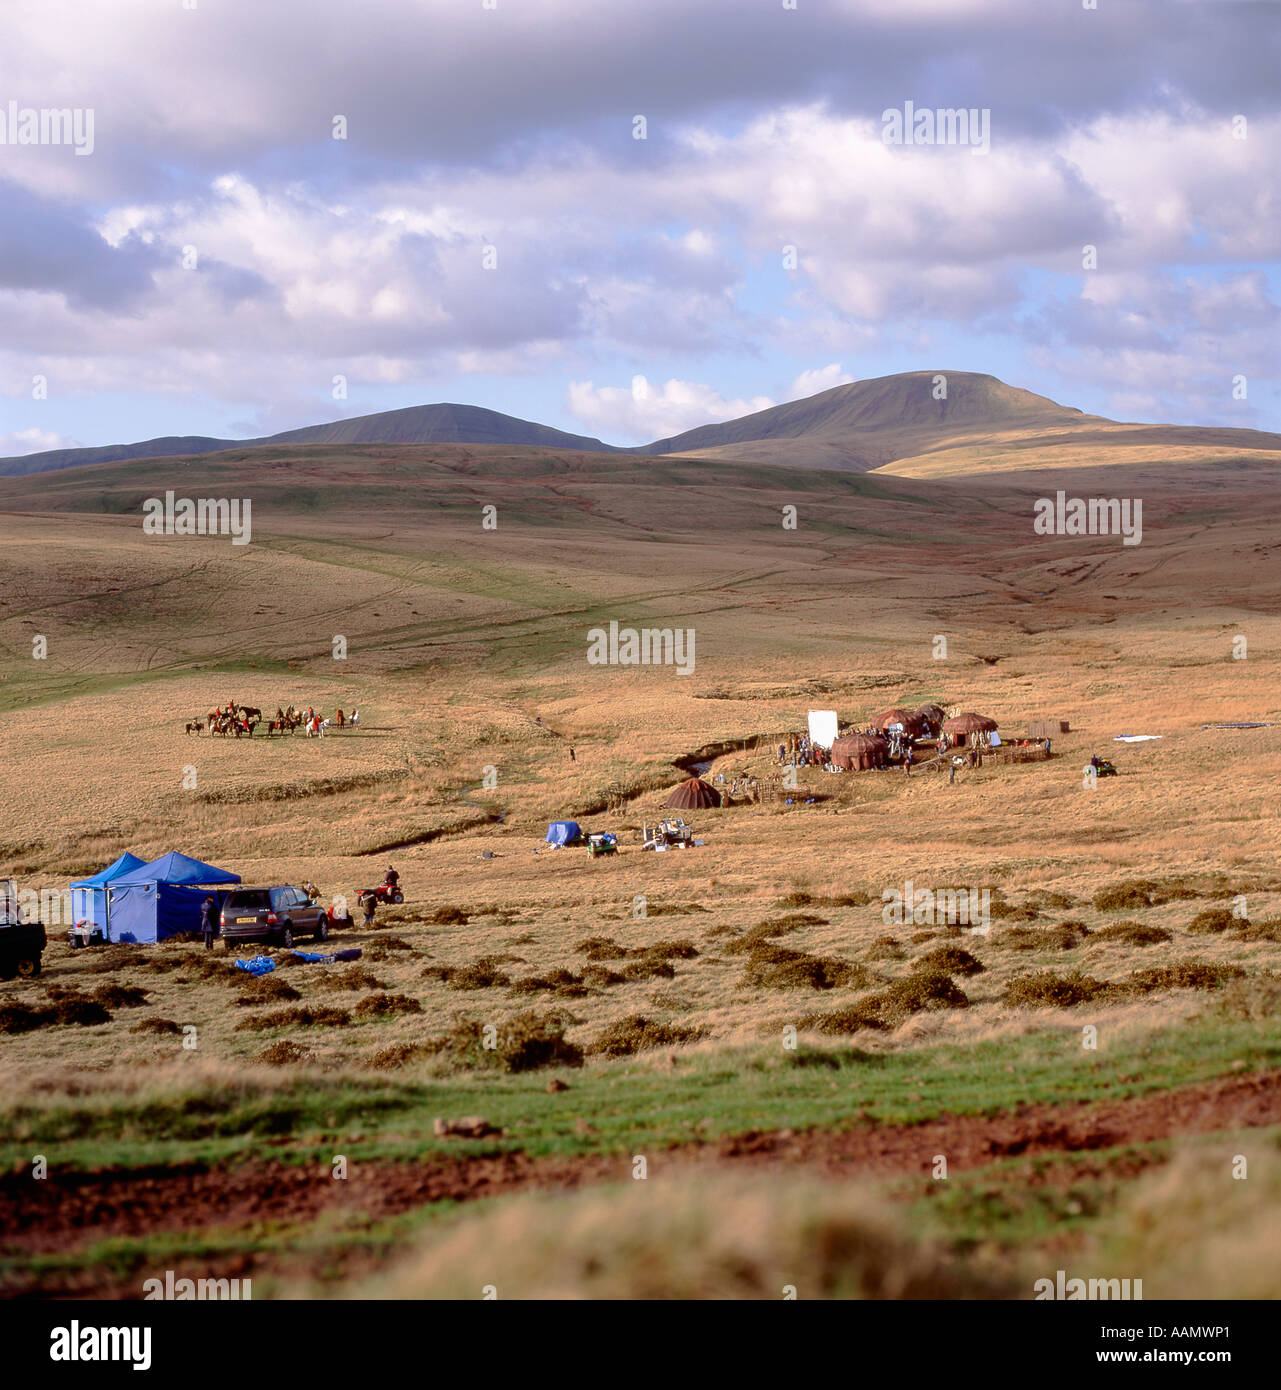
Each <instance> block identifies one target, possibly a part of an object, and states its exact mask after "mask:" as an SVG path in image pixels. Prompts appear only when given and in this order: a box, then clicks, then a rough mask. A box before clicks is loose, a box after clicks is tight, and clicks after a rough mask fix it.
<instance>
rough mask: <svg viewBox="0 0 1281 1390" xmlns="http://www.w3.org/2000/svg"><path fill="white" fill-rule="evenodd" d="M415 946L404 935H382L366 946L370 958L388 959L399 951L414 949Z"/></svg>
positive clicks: (366, 953)
mask: <svg viewBox="0 0 1281 1390" xmlns="http://www.w3.org/2000/svg"><path fill="white" fill-rule="evenodd" d="M413 949H414V948H413V947H412V946H411V945H410V944H409V942H408V941H406V940H404V938H403V937H399V936H380V937H378V938H376V939H375V940H373V941H371V942H370V943H369V945H368V946H366V947H365V948H364V950H365V955H366V956H367V957H368V958H369V959H370V960H386V959H387V958H388V957H389V956H393V955H394V954H395V953H396V952H397V951H412V950H413Z"/></svg>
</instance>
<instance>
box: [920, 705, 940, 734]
mask: <svg viewBox="0 0 1281 1390" xmlns="http://www.w3.org/2000/svg"><path fill="white" fill-rule="evenodd" d="M916 717H917V718H918V719H921V720H924V722H925V731H926V733H928V734H937V733H938V731H939V730H940V729H941V728H942V727H943V721H944V720H945V719H946V718H947V711H946V710H945V709H943V708H941V707H940V706H939V705H922V706H921V707H920V709H918V710H917V711H916Z"/></svg>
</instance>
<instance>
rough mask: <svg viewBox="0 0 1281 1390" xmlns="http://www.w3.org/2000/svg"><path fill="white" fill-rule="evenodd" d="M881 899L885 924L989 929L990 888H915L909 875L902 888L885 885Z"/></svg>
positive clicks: (982, 931)
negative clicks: (886, 886)
mask: <svg viewBox="0 0 1281 1390" xmlns="http://www.w3.org/2000/svg"><path fill="white" fill-rule="evenodd" d="M881 901H882V902H883V903H884V904H885V906H884V907H883V908H882V909H881V921H882V922H884V923H885V925H886V926H887V927H907V926H918V927H959V926H968V927H969V928H970V929H971V931H972V932H973V934H974V935H975V936H986V935H987V934H988V932H989V931H990V930H991V928H992V890H991V889H990V888H917V887H916V886H915V884H913V882H912V880H911V879H910V878H909V879H908V880H907V881H906V882H905V883H904V884H903V886H902V888H886V889H885V890H884V891H883V892H882V894H881Z"/></svg>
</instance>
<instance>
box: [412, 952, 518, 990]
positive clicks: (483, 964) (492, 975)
mask: <svg viewBox="0 0 1281 1390" xmlns="http://www.w3.org/2000/svg"><path fill="white" fill-rule="evenodd" d="M425 973H426V972H425V971H424V974H425ZM445 983H446V984H447V985H448V986H449V988H450V989H492V988H493V987H494V986H495V985H509V984H511V976H510V975H508V974H505V973H504V972H503V971H502V970H500V969H499V968H498V966H497V964H496V963H495V959H494V957H492V956H482V957H481V958H480V959H479V960H478V961H474V962H473V963H472V964H471V965H464V966H462V967H461V968H460V969H458V970H454V971H452V972H451V973H450V974H449V976H448V977H447V978H445Z"/></svg>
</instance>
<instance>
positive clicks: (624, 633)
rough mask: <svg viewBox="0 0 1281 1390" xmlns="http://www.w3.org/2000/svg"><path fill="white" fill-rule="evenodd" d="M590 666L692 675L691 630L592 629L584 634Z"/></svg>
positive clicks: (692, 649)
mask: <svg viewBox="0 0 1281 1390" xmlns="http://www.w3.org/2000/svg"><path fill="white" fill-rule="evenodd" d="M587 664H588V665H589V666H675V667H676V674H677V675H678V676H690V675H693V673H694V629H693V628H692V627H678V628H670V627H643V628H639V629H637V628H634V627H624V628H620V627H619V625H618V624H617V623H616V622H611V623H610V625H609V630H608V631H606V630H605V628H603V627H594V628H592V629H591V631H590V632H588V634H587Z"/></svg>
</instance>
